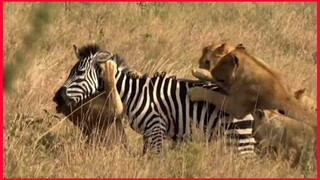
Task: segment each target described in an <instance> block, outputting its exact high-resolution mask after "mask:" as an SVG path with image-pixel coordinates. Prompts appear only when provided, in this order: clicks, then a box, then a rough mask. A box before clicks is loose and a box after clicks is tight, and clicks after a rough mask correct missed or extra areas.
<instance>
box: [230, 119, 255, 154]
mask: <svg viewBox="0 0 320 180" xmlns="http://www.w3.org/2000/svg"><path fill="white" fill-rule="evenodd" d="M253 120H254V119H253V116H252V115H251V114H249V115H247V116H245V117H244V118H242V119H237V118H233V119H232V122H231V123H230V124H228V125H227V131H226V135H227V137H229V138H230V140H231V142H232V144H233V143H235V146H236V148H237V153H238V154H239V155H241V156H248V155H249V156H255V152H254V150H255V144H256V141H255V138H254V137H253V135H252V131H253V129H252V124H253Z"/></svg>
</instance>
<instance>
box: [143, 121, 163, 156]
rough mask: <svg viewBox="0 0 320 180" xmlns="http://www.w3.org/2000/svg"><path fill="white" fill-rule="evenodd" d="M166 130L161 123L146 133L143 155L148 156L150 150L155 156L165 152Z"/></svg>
mask: <svg viewBox="0 0 320 180" xmlns="http://www.w3.org/2000/svg"><path fill="white" fill-rule="evenodd" d="M164 135H165V128H164V127H161V125H160V123H156V124H155V125H154V126H153V127H152V128H150V130H148V131H146V133H145V134H144V136H143V140H144V145H143V154H146V152H147V151H148V149H150V151H151V152H152V153H154V154H160V153H162V152H163V141H164Z"/></svg>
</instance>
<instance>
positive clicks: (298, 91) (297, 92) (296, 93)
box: [294, 88, 306, 99]
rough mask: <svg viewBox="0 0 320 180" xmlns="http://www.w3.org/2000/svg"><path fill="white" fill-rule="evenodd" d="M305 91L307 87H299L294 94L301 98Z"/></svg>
mask: <svg viewBox="0 0 320 180" xmlns="http://www.w3.org/2000/svg"><path fill="white" fill-rule="evenodd" d="M305 91H306V88H302V89H299V90H297V91H296V92H294V96H295V97H296V99H300V98H301V97H302V95H303V94H304V92H305Z"/></svg>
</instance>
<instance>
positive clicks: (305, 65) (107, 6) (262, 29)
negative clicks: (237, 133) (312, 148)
mask: <svg viewBox="0 0 320 180" xmlns="http://www.w3.org/2000/svg"><path fill="white" fill-rule="evenodd" d="M41 10H42V11H41ZM39 11H40V12H42V14H41V13H40V15H39V14H37V12H39ZM42 17H48V19H46V18H45V20H41V19H43V18H42ZM39 22H42V24H41V23H40V24H39ZM37 28H40V29H41V30H40V31H36V30H35V29H37ZM28 38H31V41H26V39H28ZM212 41H221V42H224V41H229V42H231V43H233V44H234V45H236V44H238V43H243V44H244V46H245V47H246V48H247V49H248V51H249V52H250V53H251V54H253V55H255V56H257V57H260V58H261V59H264V60H265V61H266V62H267V63H269V64H270V65H272V66H273V67H276V68H278V69H280V70H281V71H282V72H283V73H284V74H285V75H286V77H287V80H288V81H289V82H292V83H290V85H291V86H292V88H295V89H298V88H301V87H306V88H307V91H308V95H310V96H311V97H312V98H315V96H316V66H315V64H314V63H315V61H316V59H315V57H314V55H313V54H314V53H315V52H316V4H315V3H53V4H43V3H5V4H4V52H5V53H4V63H5V64H9V65H10V67H11V70H10V69H9V70H7V71H5V72H4V73H5V74H4V77H5V78H8V77H11V76H12V75H14V76H15V79H12V80H11V81H10V79H9V81H10V82H12V83H11V84H12V86H8V87H10V88H8V89H7V91H6V93H5V96H4V99H5V101H4V112H5V114H4V136H3V137H4V176H5V177H315V176H316V166H315V164H316V163H315V161H316V160H315V159H313V158H309V159H308V158H307V159H306V160H305V161H303V162H302V163H301V164H300V165H299V166H298V167H297V168H296V169H291V168H290V166H289V164H288V162H286V161H282V160H281V158H276V159H274V158H271V157H269V156H266V157H262V158H253V159H249V160H244V159H241V158H238V157H235V156H236V155H235V154H233V153H232V152H230V149H228V148H227V147H226V146H225V145H224V144H223V142H220V141H217V142H213V143H212V144H210V145H209V146H205V145H203V143H202V142H201V141H200V140H199V141H192V142H187V143H184V144H182V145H181V146H179V147H178V148H176V149H173V150H170V148H169V147H166V150H165V154H164V156H163V157H157V156H156V157H153V156H145V157H140V154H141V151H142V149H141V148H142V139H141V136H140V135H138V134H137V133H136V132H134V131H132V130H131V129H130V128H129V127H127V125H126V132H127V133H128V136H129V145H128V146H129V147H128V148H127V149H125V148H123V147H121V146H119V147H118V146H116V147H115V148H114V149H112V150H109V149H107V147H105V146H101V145H97V146H93V147H87V145H86V144H85V143H84V138H82V137H81V134H80V132H79V130H78V129H76V128H75V127H74V126H73V125H72V124H71V123H68V122H67V123H65V124H63V125H62V126H61V127H60V128H57V129H55V130H54V131H52V132H50V133H48V134H46V135H45V136H44V138H42V139H41V141H38V138H39V137H40V136H41V135H43V134H44V133H45V132H47V130H48V129H49V128H51V127H53V126H54V125H56V124H57V123H58V122H59V119H60V118H62V116H61V115H58V116H59V117H60V118H57V114H56V113H55V108H54V107H55V104H54V103H53V102H52V97H53V95H54V92H55V91H56V90H57V89H58V88H59V87H60V86H61V85H62V83H63V82H64V80H65V79H66V77H67V75H68V72H69V70H70V68H71V66H72V65H73V64H74V63H75V61H76V60H75V59H76V58H75V55H74V53H73V49H72V44H75V45H77V46H81V45H84V44H87V43H93V42H95V43H98V44H100V45H101V46H102V47H104V48H105V49H106V50H108V51H111V52H113V53H118V54H119V55H121V56H122V57H123V58H124V59H125V60H126V62H127V64H128V66H129V67H130V68H131V69H133V70H136V71H141V72H145V73H149V74H152V73H154V72H155V71H166V72H167V73H168V74H169V75H177V76H178V77H182V78H193V77H192V76H191V73H190V70H191V68H192V67H196V66H197V62H198V58H199V57H200V55H201V50H202V48H203V47H204V46H206V45H208V44H209V43H211V42H212ZM17 54H19V59H21V60H18V61H17ZM7 82H8V81H7ZM168 144H169V145H168V146H170V143H168Z"/></svg>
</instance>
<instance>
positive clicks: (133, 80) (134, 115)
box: [63, 49, 255, 154]
mask: <svg viewBox="0 0 320 180" xmlns="http://www.w3.org/2000/svg"><path fill="white" fill-rule="evenodd" d="M83 51H84V50H83ZM85 51H86V52H89V51H88V50H86V49H85ZM98 54H99V51H92V52H90V55H88V56H86V57H83V58H80V60H79V62H77V63H76V64H75V66H74V67H73V68H72V70H71V72H70V76H69V78H68V79H67V81H66V83H65V84H64V85H63V86H64V87H65V88H66V95H67V98H68V99H70V101H71V102H72V101H74V102H79V101H82V100H84V99H85V98H88V97H89V96H91V95H93V94H94V93H96V92H98V91H101V90H103V89H104V87H103V84H104V83H102V81H103V80H102V79H101V78H100V77H99V75H100V73H101V69H100V68H99V67H98V65H97V62H95V61H94V60H93V59H94V57H95V56H97V55H98ZM112 60H113V61H114V62H116V64H117V65H118V69H117V73H116V77H115V78H116V83H117V84H116V85H117V91H118V93H119V95H120V97H121V100H122V102H123V104H124V107H125V109H124V111H125V113H126V114H127V115H128V116H129V119H130V126H131V127H132V128H133V129H134V130H135V131H136V132H138V133H140V134H142V135H143V136H144V139H145V142H146V143H147V144H148V145H149V146H150V147H151V149H152V150H154V151H156V152H160V151H161V150H162V143H163V139H164V138H171V139H183V138H184V137H185V135H188V134H190V133H191V131H192V128H191V124H192V123H195V124H196V125H197V127H198V128H200V129H201V130H203V132H204V134H205V139H206V140H207V141H209V140H210V139H211V138H212V137H213V135H215V134H216V133H217V132H218V131H219V129H221V128H222V129H223V130H224V131H225V134H226V135H227V136H230V137H231V138H232V139H234V140H236V141H237V142H236V144H237V149H238V150H239V151H240V154H245V153H252V152H253V150H254V143H255V140H254V138H253V137H252V136H251V134H252V121H253V117H252V115H248V116H246V117H245V118H243V119H235V118H232V117H231V116H230V115H228V114H226V113H224V112H223V111H221V110H220V109H219V108H217V107H215V105H213V104H209V103H207V102H192V101H190V99H189V97H188V95H187V91H188V89H190V88H192V87H195V86H201V87H207V88H211V89H213V90H215V89H217V87H216V86H214V85H208V84H206V83H204V82H200V81H191V80H181V79H177V78H175V77H167V76H166V74H165V73H156V74H155V75H154V76H153V77H147V76H146V75H145V76H142V77H141V76H138V75H136V74H135V73H132V72H128V71H127V68H126V67H125V65H124V63H123V60H121V59H120V58H119V57H118V56H117V55H115V56H112Z"/></svg>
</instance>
